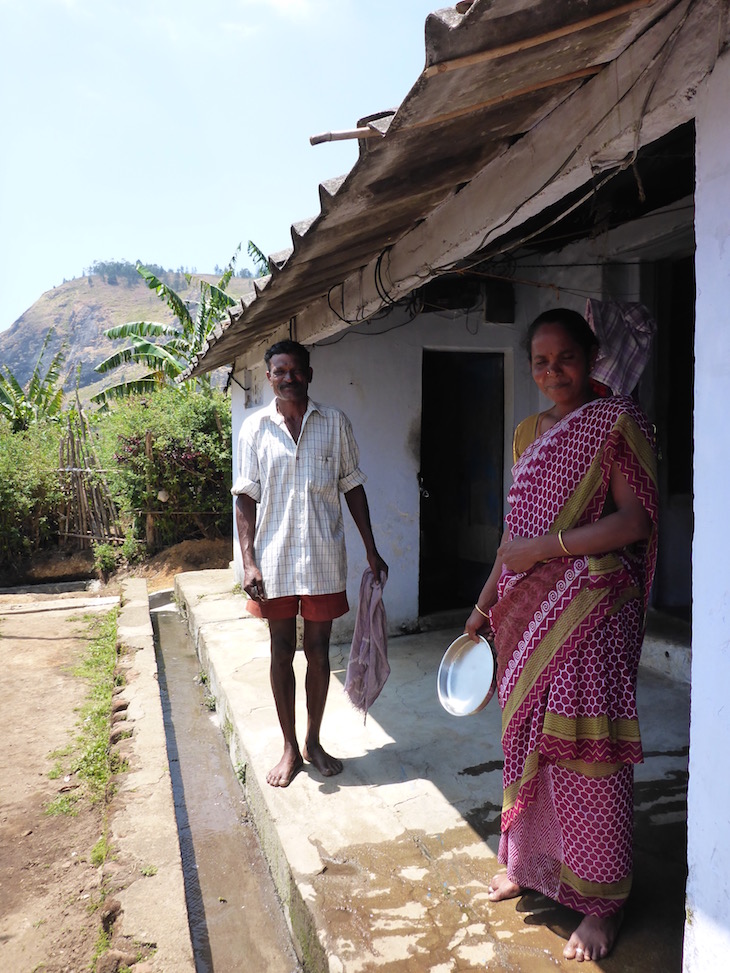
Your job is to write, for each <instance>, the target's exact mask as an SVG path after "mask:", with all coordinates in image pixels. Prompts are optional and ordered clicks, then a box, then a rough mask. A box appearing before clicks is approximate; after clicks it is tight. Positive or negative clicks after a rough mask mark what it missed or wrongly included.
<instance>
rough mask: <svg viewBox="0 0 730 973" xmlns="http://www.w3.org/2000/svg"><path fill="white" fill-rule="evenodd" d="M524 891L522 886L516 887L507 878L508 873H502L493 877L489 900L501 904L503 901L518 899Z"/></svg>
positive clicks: (488, 894) (488, 895)
mask: <svg viewBox="0 0 730 973" xmlns="http://www.w3.org/2000/svg"><path fill="white" fill-rule="evenodd" d="M523 891H524V889H523V888H522V886H521V885H516V884H515V883H514V882H512V881H510V879H508V878H507V872H500V873H499V875H493V876H492V881H491V882H490V883H489V892H488V893H487V898H488V899H489V900H490V901H491V902H501V901H502V900H503V899H516V898H517V896H518V895H522V893H523Z"/></svg>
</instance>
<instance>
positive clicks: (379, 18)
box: [0, 0, 448, 331]
mask: <svg viewBox="0 0 730 973" xmlns="http://www.w3.org/2000/svg"><path fill="white" fill-rule="evenodd" d="M447 5H448V4H446V3H444V2H441V3H439V2H438V0H0V36H2V38H3V55H2V59H0V119H1V120H2V121H1V122H0V126H1V128H0V139H1V140H2V150H0V331H2V330H4V329H5V328H7V327H9V326H10V325H11V324H13V322H14V321H15V320H16V319H17V318H18V317H19V316H20V315H21V314H22V313H23V312H24V311H25V310H27V308H29V307H30V306H31V305H32V304H33V303H34V302H35V301H36V300H37V299H38V298H39V297H40V296H41V294H43V293H44V292H45V291H47V290H50V289H51V288H53V287H54V286H56V285H58V284H61V283H63V281H64V279H66V280H71V279H72V278H74V277H81V276H82V274H83V272H84V269H85V268H88V267H90V266H91V265H92V264H93V263H94V261H97V260H98V261H106V260H129V261H131V262H134V261H136V260H141V261H142V262H143V263H145V262H146V263H155V264H159V265H162V266H163V267H165V268H169V269H177V268H178V267H185V268H188V269H190V270H197V271H198V272H200V273H212V272H213V269H214V267H215V266H216V264H217V265H218V266H220V267H223V266H225V265H226V264H227V263H228V261H229V259H230V258H231V256H232V255H233V253H234V251H235V250H236V247H237V246H238V244H239V243H240V242H243V250H242V253H243V256H242V257H241V258H239V262H238V265H237V266H238V267H239V268H241V267H245V266H249V267H252V266H253V265H252V262H251V260H250V259H249V258H248V257H247V256H246V255H245V248H246V243H247V241H248V240H253V241H254V242H255V243H256V245H257V246H258V247H259V248H260V249H261V250H262V251H263V252H264V253H266V254H270V253H276V252H277V251H279V250H284V249H286V248H288V247H290V246H291V234H290V229H289V228H290V226H291V224H292V223H295V222H297V221H299V220H303V219H306V218H308V217H312V216H316V215H317V214H318V213H319V195H318V188H317V187H318V185H319V183H320V182H322V181H323V180H325V179H329V178H332V177H334V176H339V175H343V174H345V173H347V172H348V171H349V170H350V169H351V168H352V166H353V165H354V163H355V162H356V160H357V141H355V140H353V141H348V142H327V143H324V144H321V145H316V146H312V145H310V143H309V137H310V136H311V135H315V134H318V133H321V132H328V131H336V130H340V129H349V128H354V127H355V125H356V123H357V120H358V119H359V118H361V117H363V116H365V115H370V114H374V113H375V112H378V111H383V110H386V109H389V108H395V107H397V106H398V105H399V104H400V103H401V102H402V101H403V99H404V97H405V96H406V94H407V93H408V92H409V91H410V89H411V88H412V87H413V85H414V84H415V83H416V81H417V79H418V77H419V75H420V73H421V72H422V70H423V67H424V63H425V45H424V25H425V21H426V17H427V15H428V14H429V13H430V12H431V11H433V10H437V9H440V8H441V7H444V6H447Z"/></svg>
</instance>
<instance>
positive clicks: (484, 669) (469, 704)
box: [437, 635, 497, 716]
mask: <svg viewBox="0 0 730 973" xmlns="http://www.w3.org/2000/svg"><path fill="white" fill-rule="evenodd" d="M496 685H497V669H496V666H495V663H494V653H493V651H492V646H491V645H490V644H489V642H487V640H486V639H485V638H483V637H482V636H481V635H480V636H479V641H478V642H472V640H471V638H470V637H469V636H468V635H460V636H459V638H458V639H455V640H454V641H453V642H452V643H451V645H450V646H449V647H448V649H447V650H446V652H445V653H444V657H443V659H442V660H441V665H440V666H439V672H438V682H437V687H438V695H439V701H440V703H441V705H442V706H443V708H444V709H445V710H446V712H447V713H451V714H452V716H470V715H471V714H472V713H478V712H479V711H480V710H482V709H484V707H485V706H486V705H487V703H488V702H489V700H490V699H491V698H492V694H493V693H494V690H495V688H496Z"/></svg>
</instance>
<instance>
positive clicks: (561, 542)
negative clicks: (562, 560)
mask: <svg viewBox="0 0 730 973" xmlns="http://www.w3.org/2000/svg"><path fill="white" fill-rule="evenodd" d="M558 544H560V546H561V547H562V549H563V550H564V551H565V553H566V554H567V555H568V557H573V555H572V554H571V553H570V551H569V550H568V548H567V547H566V546H565V543H564V541H563V532H562V530H559V531H558Z"/></svg>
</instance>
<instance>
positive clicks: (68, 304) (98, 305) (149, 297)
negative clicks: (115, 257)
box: [0, 272, 253, 400]
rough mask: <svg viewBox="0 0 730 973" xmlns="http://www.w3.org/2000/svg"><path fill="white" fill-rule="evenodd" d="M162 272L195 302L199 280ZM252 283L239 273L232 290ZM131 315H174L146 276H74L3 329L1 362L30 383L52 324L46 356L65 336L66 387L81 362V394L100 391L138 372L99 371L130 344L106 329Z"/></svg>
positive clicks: (166, 318) (166, 319)
mask: <svg viewBox="0 0 730 973" xmlns="http://www.w3.org/2000/svg"><path fill="white" fill-rule="evenodd" d="M160 276H161V277H162V279H163V280H164V281H165V283H166V284H168V285H169V286H171V287H172V288H174V290H175V291H177V293H178V294H179V295H180V296H181V297H182V298H183V299H184V300H187V299H189V300H190V301H191V302H193V301H195V300H196V299H197V296H198V293H199V291H198V287H197V284H196V283H195V280H193V282H192V284H190V285H189V284H188V283H187V281H186V280H185V277H184V276H183V275H182V274H178V273H172V272H170V273H165V274H161V275H160ZM198 276H199V277H201V278H202V279H204V280H207V281H209V282H211V283H217V281H218V280H219V277H218V276H217V275H213V274H200V275H198ZM112 280H114V278H112ZM252 288H253V281H252V280H250V279H247V278H242V277H234V278H232V279H231V281H230V283H229V285H228V292H229V293H230V294H232V295H233V296H234V297H241V296H242V295H244V294H245V293H248V292H250V291H251V289H252ZM128 321H161V322H163V323H165V324H171V323H173V321H174V317H173V315H172V313H171V312H170V310H169V309H168V307H167V305H166V304H164V303H163V301H161V300H160V298H159V297H158V296H157V294H155V292H154V291H151V290H150V289H149V288H148V287H147V285H146V284H145V282H144V281H143V280H142V278H141V277H139V278H138V279H134V278H132V279H125V278H122V279H120V280H118V282H117V283H110V282H109V280H108V279H107V277H106V276H101V275H98V274H91V275H89V276H87V277H80V278H75V279H74V280H70V281H67V282H66V283H64V284H60V285H59V286H58V287H54V288H53V289H52V290H50V291H46V292H45V294H43V295H42V296H41V297H40V298H39V299H38V300H37V301H36V302H35V304H33V305H32V307H29V308H28V310H27V311H26V312H25V313H24V314H22V315H21V316H20V317H19V318H18V320H17V321H16V322H15V323H14V324H13V325H12V326H11V327H10V328H8V329H7V331H3V332H0V365H3V366H5V368H7V369H9V370H10V371H11V372H12V373H13V374H14V375H15V377H16V378H17V380H18V381H19V382H20V384H21V385H25V384H26V382H27V381H28V380H29V378H30V376H31V375H32V373H33V369H34V368H35V365H36V362H37V360H38V354H39V352H40V349H41V345H42V343H43V339H44V337H45V335H46V333H47V331H48V329H49V328H53V329H54V333H53V336H52V338H51V341H50V342H49V345H48V348H47V349H46V353H45V355H44V358H43V361H44V363H45V365H46V366H47V365H48V364H49V363H50V361H51V359H52V357H53V355H54V354H55V353H56V351H57V350H58V349H59V348H60V347H61V345H62V344H63V342H64V341H65V342H66V359H65V363H64V370H63V374H64V375H66V382H65V387H66V390H67V391H69V392H70V391H72V390H73V388H74V387H75V384H76V369H77V366H78V365H80V366H81V372H80V378H79V388H80V389H82V390H83V396H82V398H83V399H84V400H88V399H89V397H90V396H91V395H94V394H95V393H96V392H98V391H100V390H102V389H104V388H108V387H109V386H110V385H116V384H117V383H118V382H120V381H122V380H123V379H124V378H127V377H133V375H134V374H135V373H134V371H132V369H131V368H128V369H126V374H125V369H124V368H118V369H115V370H114V371H112V372H110V373H108V374H106V375H99V374H98V373H97V372H95V371H94V368H95V366H96V365H98V364H99V362H101V361H103V360H104V359H105V358H108V357H109V355H111V354H113V352H114V351H115V350H117V349H119V348H123V347H124V346H125V342H124V341H123V340H120V341H112V340H111V339H109V338H106V337H105V336H104V331H105V330H106V329H107V328H112V327H115V326H116V325H120V324H126V323H127V322H128ZM137 374H139V367H137Z"/></svg>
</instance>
